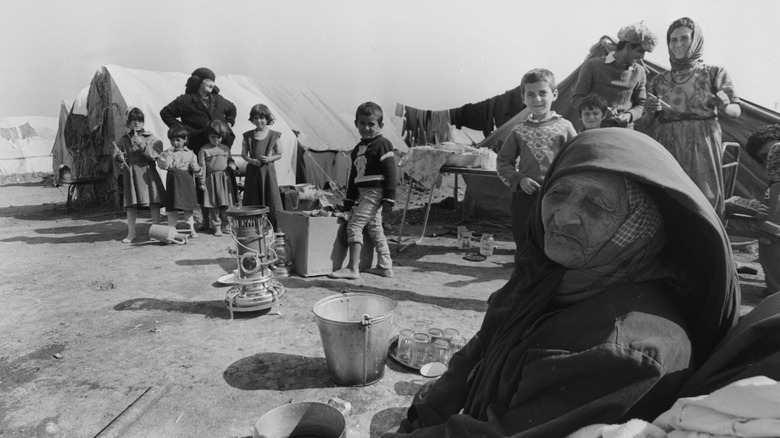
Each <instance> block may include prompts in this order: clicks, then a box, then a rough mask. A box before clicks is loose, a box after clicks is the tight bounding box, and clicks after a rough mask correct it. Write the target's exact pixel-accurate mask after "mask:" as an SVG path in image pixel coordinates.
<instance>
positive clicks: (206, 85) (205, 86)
mask: <svg viewBox="0 0 780 438" xmlns="http://www.w3.org/2000/svg"><path fill="white" fill-rule="evenodd" d="M199 91H200V94H203V95H206V94H211V92H212V91H214V81H212V80H211V79H204V80H203V82H201V83H200V90H199Z"/></svg>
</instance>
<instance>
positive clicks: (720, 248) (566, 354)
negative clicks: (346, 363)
mask: <svg viewBox="0 0 780 438" xmlns="http://www.w3.org/2000/svg"><path fill="white" fill-rule="evenodd" d="M527 234H528V240H527V243H526V253H527V254H529V257H528V259H527V263H524V264H523V265H518V266H517V267H516V268H515V272H514V273H513V275H512V277H511V278H510V280H509V282H508V283H507V284H506V285H505V286H504V287H503V288H501V289H500V290H498V291H497V292H495V293H494V294H493V295H492V296H491V297H490V300H489V302H488V303H489V304H488V309H487V312H486V314H485V318H484V320H483V323H482V326H481V327H480V330H479V332H478V333H477V334H476V335H475V336H474V337H473V338H472V339H471V340H470V341H469V342H468V344H467V345H466V346H465V347H464V348H463V349H462V350H460V351H459V352H458V353H456V354H454V355H453V357H452V359H451V360H450V363H449V368H448V369H447V371H446V372H445V373H444V374H443V375H442V376H441V377H440V378H439V379H438V380H437V381H435V382H434V383H432V384H431V385H430V386H428V387H424V389H427V393H425V394H424V395H422V394H418V397H416V398H415V401H414V402H413V404H412V406H411V407H410V408H409V410H408V412H407V418H406V419H405V420H404V421H403V422H402V425H401V428H400V429H399V431H398V432H397V433H391V434H386V436H385V438H397V437H402V436H409V437H415V438H421V437H450V438H454V437H464V438H465V437H471V436H480V437H508V436H512V437H515V438H529V437H563V436H566V435H567V434H570V433H572V432H574V431H576V430H577V429H579V428H581V427H583V426H587V425H590V424H596V423H604V424H617V423H621V422H624V421H627V420H629V419H632V418H641V419H645V420H648V421H652V419H654V418H655V417H656V416H657V415H658V414H660V413H661V412H663V411H665V410H666V409H668V408H669V407H670V406H671V405H672V403H673V402H674V400H675V399H676V393H677V391H678V390H679V389H680V388H681V387H682V385H683V384H684V383H685V381H686V379H687V378H688V377H689V376H690V374H691V373H692V372H693V371H694V370H695V368H696V366H697V365H698V364H701V363H703V362H704V360H705V359H706V358H707V357H708V356H709V355H710V353H711V352H712V350H713V348H714V347H715V345H716V344H717V343H718V341H719V340H720V339H721V338H722V337H723V336H724V335H725V333H726V332H727V331H728V329H729V328H730V327H731V326H732V325H733V324H734V323H735V322H736V320H737V316H738V311H739V302H740V296H739V284H738V282H737V277H736V272H735V269H734V262H733V261H732V259H731V250H730V247H729V243H728V238H727V237H726V233H725V230H724V228H723V225H722V224H721V222H720V220H719V219H718V217H717V216H716V214H715V212H714V211H713V209H712V207H710V205H709V203H708V202H707V200H706V199H705V198H704V196H702V194H701V192H700V191H699V190H698V189H697V188H696V186H695V185H694V184H693V183H692V182H691V180H690V178H688V177H687V176H686V175H685V173H684V172H683V171H682V169H681V168H680V166H679V165H678V164H677V163H676V162H675V160H674V158H672V156H671V155H670V154H669V153H667V152H666V151H665V150H664V148H663V146H661V145H660V144H658V143H657V142H655V141H654V140H653V139H651V138H650V137H648V136H646V135H644V134H641V133H639V132H635V131H633V130H628V129H622V128H602V129H594V130H590V131H585V132H584V133H582V134H580V135H578V136H577V137H575V138H574V139H573V140H571V141H570V142H569V143H568V144H567V145H566V146H564V147H563V149H561V151H560V152H559V153H558V156H556V158H555V160H554V161H553V163H552V165H551V166H550V169H549V171H548V172H547V177H546V178H545V180H544V183H543V184H542V187H541V189H540V202H537V203H536V205H535V208H534V211H533V213H532V215H531V218H530V222H529V224H528V227H527ZM421 392H422V391H421Z"/></svg>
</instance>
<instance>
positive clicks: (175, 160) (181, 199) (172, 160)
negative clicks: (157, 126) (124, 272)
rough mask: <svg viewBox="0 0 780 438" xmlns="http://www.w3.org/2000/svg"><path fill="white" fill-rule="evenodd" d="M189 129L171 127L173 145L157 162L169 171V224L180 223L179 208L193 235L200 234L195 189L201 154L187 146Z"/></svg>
mask: <svg viewBox="0 0 780 438" xmlns="http://www.w3.org/2000/svg"><path fill="white" fill-rule="evenodd" d="M188 136H189V133H188V131H187V128H185V127H184V126H182V125H175V126H173V127H172V128H171V129H169V130H168V139H170V141H171V145H172V146H173V147H172V148H170V149H167V150H166V151H165V152H163V153H162V154H161V155H160V158H158V159H157V165H158V166H160V168H161V169H164V170H167V171H168V177H167V178H166V182H167V184H166V195H167V196H166V201H167V202H166V205H165V206H166V208H167V210H168V225H169V226H172V227H176V224H177V222H178V220H179V212H180V211H181V212H182V213H183V214H184V222H185V223H186V224H187V228H188V231H189V233H190V236H191V237H193V238H195V237H198V233H196V232H195V218H194V213H195V210H196V209H199V208H200V206H199V205H198V198H197V195H196V190H195V178H196V177H197V178H198V179H200V178H201V168H200V166H199V165H198V158H197V157H196V156H195V154H194V153H193V152H192V151H191V150H189V149H188V148H187V138H188Z"/></svg>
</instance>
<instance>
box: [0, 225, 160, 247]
mask: <svg viewBox="0 0 780 438" xmlns="http://www.w3.org/2000/svg"><path fill="white" fill-rule="evenodd" d="M138 228H139V231H140V234H141V235H144V232H145V231H144V229H143V227H138ZM33 231H34V232H35V233H36V234H38V235H39V236H27V235H24V236H14V237H8V238H6V239H2V240H0V242H24V243H27V244H28V245H42V244H65V243H96V242H106V241H112V240H116V241H119V240H121V239H123V238H124V237H125V235H126V234H127V230H126V228H124V227H121V226H119V224H117V223H114V222H113V221H101V222H100V223H98V224H87V225H71V226H60V227H51V228H36V229H35V230H33Z"/></svg>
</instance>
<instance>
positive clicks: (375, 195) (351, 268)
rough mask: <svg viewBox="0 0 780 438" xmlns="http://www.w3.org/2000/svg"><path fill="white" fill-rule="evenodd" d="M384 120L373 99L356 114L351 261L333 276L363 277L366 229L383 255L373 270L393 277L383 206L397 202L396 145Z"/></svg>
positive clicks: (347, 207) (348, 201)
mask: <svg viewBox="0 0 780 438" xmlns="http://www.w3.org/2000/svg"><path fill="white" fill-rule="evenodd" d="M382 119H383V113H382V108H381V107H380V106H379V105H377V104H375V103H373V102H366V103H364V104H361V105H360V106H359V107H358V109H357V111H356V113H355V127H356V128H357V130H358V132H359V133H360V143H358V144H357V146H355V149H353V150H352V155H351V159H352V169H351V171H350V173H349V182H348V183H347V196H346V200H345V201H344V210H345V211H350V210H351V211H352V214H351V215H350V218H349V222H348V224H347V242H348V244H349V264H348V265H347V267H345V268H343V269H339V270H338V271H336V272H333V273H332V274H330V277H331V278H344V279H352V280H356V279H359V278H360V266H359V265H360V250H361V249H362V247H363V229H364V228H365V229H366V230H368V235H369V236H370V237H371V239H372V240H373V241H374V245H375V247H376V252H377V255H378V256H379V259H378V262H377V268H376V269H375V270H372V273H375V274H377V275H381V276H383V277H392V276H393V260H392V259H391V258H390V246H389V245H388V244H387V238H385V233H384V230H383V229H382V209H383V208H385V209H392V208H393V205H394V204H395V187H396V184H397V181H396V175H397V173H396V172H397V169H396V166H395V154H394V152H393V144H392V143H390V141H389V140H388V139H386V138H384V137H383V136H382V133H381V130H382V127H383V126H384V124H383V122H382ZM353 206H354V207H353Z"/></svg>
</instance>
